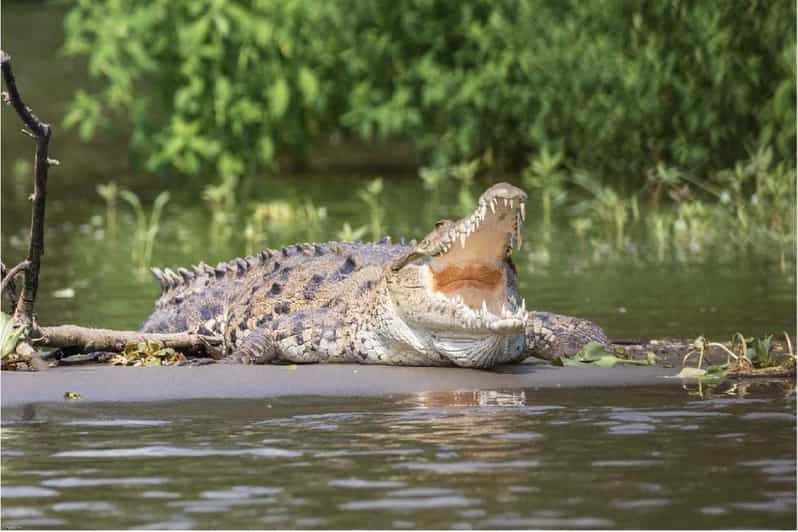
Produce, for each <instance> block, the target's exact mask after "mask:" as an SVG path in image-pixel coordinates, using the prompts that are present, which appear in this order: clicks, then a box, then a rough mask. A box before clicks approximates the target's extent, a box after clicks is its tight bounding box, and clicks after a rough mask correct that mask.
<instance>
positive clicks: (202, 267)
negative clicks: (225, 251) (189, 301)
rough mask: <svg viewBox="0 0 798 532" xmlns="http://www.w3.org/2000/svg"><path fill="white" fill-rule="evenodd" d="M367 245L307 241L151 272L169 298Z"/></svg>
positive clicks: (385, 241)
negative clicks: (280, 263) (290, 261)
mask: <svg viewBox="0 0 798 532" xmlns="http://www.w3.org/2000/svg"><path fill="white" fill-rule="evenodd" d="M375 244H380V245H392V243H391V238H390V237H389V236H386V237H384V238H383V239H382V240H380V241H378V242H375ZM399 244H400V245H407V244H406V243H405V239H404V238H402V239H401V240H400V241H399ZM350 245H355V246H360V245H364V243H363V242H360V241H358V242H326V243H323V244H317V243H313V242H305V243H301V244H292V245H289V246H285V247H283V248H281V249H279V250H274V249H264V250H262V251H260V252H259V253H258V254H256V255H250V256H247V257H236V258H234V259H231V260H229V261H226V262H220V263H219V264H217V265H216V266H215V267H214V266H209V265H207V264H205V263H204V262H200V263H199V264H196V265H194V266H191V267H190V268H183V267H180V268H177V269H176V270H173V269H170V268H163V269H161V268H150V271H151V272H152V274H153V275H154V276H155V278H156V279H158V282H159V283H160V285H161V295H162V296H163V295H167V294H171V293H174V292H176V291H178V289H181V288H185V287H188V286H190V285H191V284H192V283H193V282H194V281H197V280H201V281H202V282H203V283H204V282H205V281H207V280H211V279H222V278H224V277H226V276H236V277H240V276H242V275H244V274H245V273H247V272H248V271H249V270H251V269H252V268H255V267H257V266H263V265H266V264H269V263H270V262H273V261H275V260H277V259H278V258H288V257H293V256H296V255H299V254H302V255H305V256H308V257H312V256H316V257H318V256H321V255H325V254H328V253H335V254H336V255H343V254H347V253H348V251H347V246H350ZM409 245H411V246H415V245H416V241H415V240H411V241H410V242H409Z"/></svg>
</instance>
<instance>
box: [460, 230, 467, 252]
mask: <svg viewBox="0 0 798 532" xmlns="http://www.w3.org/2000/svg"><path fill="white" fill-rule="evenodd" d="M465 241H466V236H465V233H460V245H461V246H463V249H465Z"/></svg>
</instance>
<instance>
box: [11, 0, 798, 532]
mask: <svg viewBox="0 0 798 532" xmlns="http://www.w3.org/2000/svg"><path fill="white" fill-rule="evenodd" d="M29 5H30V4H28V3H22V4H14V3H11V4H9V5H8V6H6V5H5V4H4V7H3V15H4V16H3V22H2V23H3V30H4V31H3V33H4V38H5V39H6V40H5V42H4V46H6V47H7V48H8V50H9V51H10V52H11V53H12V56H13V58H14V64H15V69H16V70H17V74H18V78H19V80H20V84H21V87H22V89H23V91H24V94H25V96H26V97H27V99H28V102H29V103H30V104H31V105H32V106H33V107H34V109H35V110H36V111H37V112H38V113H39V114H40V115H42V117H43V118H45V119H46V120H51V121H52V122H53V123H54V124H56V126H59V125H60V122H59V121H60V119H61V117H62V116H63V113H64V110H65V108H66V101H67V99H68V96H69V94H70V93H71V91H72V90H74V88H76V87H79V86H85V85H87V84H88V83H89V82H88V81H87V80H86V79H85V78H84V77H83V76H82V75H81V74H80V72H81V70H80V68H79V66H80V65H77V66H76V64H75V63H72V62H69V61H64V60H63V59H62V58H60V57H59V56H58V54H57V51H58V47H59V46H60V26H59V25H60V20H61V16H62V11H63V10H64V9H65V8H64V7H63V6H61V5H58V4H43V5H40V4H37V8H36V9H30V8H29ZM34 27H35V28H42V27H49V28H51V29H52V31H35V32H34V31H32V29H31V28H34ZM52 87H59V90H58V93H57V94H54V93H53V91H52ZM3 117H4V119H3V124H2V127H3V139H2V143H3V144H2V149H3V160H2V170H3V180H2V213H1V215H2V245H3V261H4V262H6V263H7V264H13V263H15V261H16V260H17V259H19V258H21V257H22V256H23V255H24V250H25V246H26V239H27V224H28V216H29V203H28V202H27V201H26V198H27V195H28V194H29V193H30V188H29V186H30V177H29V175H28V174H26V173H25V172H24V171H23V170H24V164H25V161H28V160H29V159H30V157H31V155H32V149H31V146H30V144H29V142H28V139H27V138H25V137H23V136H22V135H17V133H16V129H17V124H16V123H15V122H14V119H15V117H14V116H13V115H11V114H9V113H8V112H6V113H4V115H3ZM76 137H77V135H76V133H75V132H68V131H64V130H63V129H62V128H59V127H57V129H56V134H55V136H54V138H53V144H52V151H53V153H52V155H53V156H54V157H57V158H59V159H60V160H61V161H62V165H61V166H60V167H58V168H54V169H53V170H52V172H51V185H50V199H49V201H48V207H47V208H48V211H47V233H46V255H45V260H44V263H43V266H42V271H41V276H42V278H41V286H40V292H39V294H40V295H39V299H38V303H37V305H38V306H37V311H38V315H39V319H40V322H41V323H43V324H55V323H79V324H82V325H89V326H100V327H116V328H135V327H137V326H138V325H139V324H140V323H141V322H142V321H143V320H144V318H145V317H146V316H147V314H148V313H149V312H151V311H152V308H153V302H154V300H155V298H156V297H157V293H158V289H157V286H156V283H155V282H154V280H152V279H151V278H150V277H149V275H148V274H146V273H143V272H142V271H141V269H139V268H137V267H136V265H135V262H136V259H137V253H136V251H135V249H136V244H135V242H134V238H133V233H134V229H135V223H136V222H135V219H134V217H133V214H132V211H131V209H130V208H129V207H128V206H127V205H125V204H124V203H122V202H119V203H118V205H117V207H116V209H115V211H114V212H115V214H116V217H117V226H116V229H115V230H114V229H113V228H112V227H111V226H110V225H109V210H108V209H107V206H106V204H105V203H104V201H103V200H102V198H100V196H99V195H98V194H97V192H96V186H97V185H98V184H102V183H108V182H110V181H114V182H116V183H118V184H119V185H120V187H122V188H128V189H130V190H132V191H134V192H135V193H136V194H137V195H139V196H140V197H141V199H142V202H143V203H144V205H145V206H147V207H148V206H149V205H150V204H151V202H152V200H153V198H154V197H155V196H156V194H157V193H158V192H159V191H161V190H165V189H168V190H170V192H171V194H172V196H171V199H170V201H169V203H168V204H167V206H166V209H165V211H164V217H163V220H162V223H161V224H160V228H159V233H158V237H157V238H156V240H155V243H154V247H153V257H152V261H151V262H152V264H153V265H158V266H170V267H177V266H184V265H187V264H193V263H197V262H199V261H205V262H207V263H211V264H214V263H215V262H216V261H220V260H226V259H229V258H231V257H234V256H236V255H243V254H246V253H247V252H251V251H256V250H257V249H260V248H262V247H266V246H268V247H278V246H281V245H285V244H289V243H292V242H296V241H305V240H318V241H321V240H327V239H334V238H336V235H337V233H338V232H339V230H340V228H341V227H342V225H343V224H344V223H345V222H348V223H350V225H351V226H352V227H359V226H363V225H367V224H369V222H370V215H369V213H368V212H367V211H366V210H365V209H364V204H363V202H362V201H361V200H359V199H358V197H357V196H356V194H355V191H356V190H359V189H362V187H363V186H364V185H365V184H366V183H367V181H368V180H367V179H366V178H369V179H370V178H373V177H375V176H377V175H380V174H379V173H378V171H377V169H376V168H375V169H373V171H367V172H365V176H364V175H363V173H362V172H358V173H352V172H338V173H336V174H335V175H329V174H314V175H302V176H296V175H279V176H268V177H266V176H262V177H258V178H255V179H253V181H252V187H251V189H250V191H249V192H248V193H247V194H246V195H245V197H244V198H243V199H241V200H240V201H239V204H237V205H235V207H234V211H235V212H236V213H237V214H236V216H233V220H232V222H227V223H226V224H222V226H221V227H220V224H219V223H218V220H217V222H214V221H213V210H212V209H210V208H209V206H208V205H207V204H206V203H205V202H204V201H203V200H202V199H201V197H202V186H201V185H198V184H196V183H191V182H187V181H174V180H169V179H166V178H158V177H156V176H152V175H146V174H139V173H136V172H134V171H132V170H131V169H130V168H129V165H128V160H127V154H126V153H127V152H126V150H125V146H124V142H123V141H124V138H125V137H124V131H123V130H122V131H121V132H120V131H117V130H113V129H112V131H111V132H109V133H108V134H104V135H103V136H102V138H100V139H99V140H97V141H95V142H93V143H92V144H89V145H84V144H81V143H80V142H78V141H77V140H76ZM20 169H22V170H20ZM16 173H19V176H16V175H15V174H16ZM384 178H385V179H384V183H385V189H384V191H383V194H382V196H381V200H380V203H381V204H382V205H384V212H383V213H382V216H383V220H382V225H383V228H384V232H385V233H387V234H390V235H392V236H394V237H395V238H398V237H400V236H405V237H408V238H421V237H422V236H423V235H424V234H425V233H426V232H428V231H429V229H430V227H431V225H432V223H433V222H434V221H435V220H437V219H440V218H443V217H457V216H462V215H463V214H464V213H465V212H467V211H466V209H465V208H464V206H463V205H461V204H460V203H461V201H460V200H459V199H458V194H459V191H458V190H456V189H455V188H452V187H450V188H449V189H446V188H445V189H444V190H443V191H442V193H441V195H440V196H439V197H437V198H433V197H430V195H429V193H428V192H427V191H425V190H423V188H422V187H421V185H420V182H419V180H418V178H417V177H416V176H415V175H405V174H401V173H400V174H385V175H384ZM485 185H487V183H478V184H477V185H475V186H474V187H473V190H471V194H472V197H473V195H474V194H478V193H479V192H480V189H481V188H483V187H484V186H485ZM275 200H279V201H284V202H286V203H287V204H288V205H292V206H294V213H293V214H292V215H288V218H287V219H283V220H281V221H280V220H272V221H270V222H269V223H268V224H267V227H266V228H264V229H263V230H262V231H260V232H259V233H258V234H256V235H255V236H252V237H250V238H247V236H246V235H245V234H244V233H245V231H244V227H245V224H246V222H247V221H248V219H249V217H250V214H251V213H252V212H254V210H255V209H256V208H257V205H259V204H264V203H266V202H273V201H275ZM307 202H312V204H313V205H314V206H315V207H316V208H319V207H324V208H325V209H326V215H325V216H324V217H322V218H321V220H320V222H319V223H317V224H315V225H314V226H312V227H311V224H309V222H308V219H307V216H306V215H305V214H303V213H299V214H297V213H296V208H297V207H301V206H303V205H305V204H306V203H307ZM534 206H535V203H534V198H532V199H531V201H530V208H529V209H528V212H529V222H528V223H527V226H526V228H525V242H526V243H527V244H526V245H525V248H524V249H523V250H521V251H520V252H519V253H517V254H516V255H515V257H514V259H515V262H516V264H517V266H518V271H519V275H520V282H521V290H522V292H523V294H524V295H525V296H526V300H527V303H528V306H529V307H530V308H535V309H539V310H549V311H556V312H563V313H567V314H574V315H579V316H582V317H585V318H590V319H593V320H595V321H596V322H598V323H599V324H601V325H602V326H603V327H604V328H605V329H606V331H607V332H608V334H609V335H610V337H612V338H641V337H642V338H650V337H662V336H678V337H695V336H698V335H706V336H708V337H712V338H715V339H720V340H724V339H728V338H729V337H731V335H732V334H734V333H735V332H738V331H739V332H743V333H744V334H745V335H747V336H754V335H756V336H759V335H763V334H767V333H773V332H779V331H781V330H788V331H794V330H795V325H796V318H795V305H796V299H795V274H794V264H788V266H787V268H786V269H784V268H782V267H781V265H780V264H779V261H778V260H777V259H778V258H777V257H776V256H775V254H774V256H770V255H768V254H764V255H757V256H746V257H739V258H734V259H733V260H728V259H726V260H723V259H721V258H719V257H716V256H715V255H714V254H707V255H702V256H694V257H690V256H688V257H673V256H668V257H666V258H665V259H664V260H660V259H658V258H656V257H653V256H651V254H650V253H649V252H647V251H645V250H643V251H641V252H639V253H622V254H620V255H619V254H612V253H605V251H606V250H603V251H602V248H601V246H599V247H596V246H595V245H593V244H591V243H589V242H580V241H577V240H576V239H574V237H573V233H572V231H571V230H570V229H569V228H568V225H567V223H568V212H557V213H555V214H556V216H555V217H556V227H555V229H554V237H553V238H552V239H551V240H550V241H549V242H547V243H542V242H541V238H540V234H539V225H538V220H539V215H538V213H537V210H536V208H535V207H534ZM730 245H732V244H731V243H730ZM566 370H567V369H564V371H566ZM176 371H180V369H177V370H176ZM701 392H702V394H701V395H698V394H697V393H698V392H697V390H695V389H694V386H692V387H689V389H684V388H683V387H682V386H681V384H663V385H661V386H654V387H646V388H628V387H627V388H622V389H617V390H612V389H607V388H595V389H594V388H584V389H571V390H558V389H540V390H515V391H507V390H505V391H502V390H483V391H479V392H463V393H457V394H455V393H435V394H420V395H414V396H393V397H388V396H386V397H382V398H379V399H375V398H370V399H362V398H356V397H341V398H323V399H322V398H314V397H299V398H291V399H268V400H266V399H264V400H260V401H254V400H240V401H219V400H217V401H184V402H179V403H155V402H153V403H135V404H91V403H83V402H79V403H66V402H65V403H64V404H32V405H28V406H26V407H24V408H19V409H17V408H14V409H5V410H4V411H3V414H2V421H3V426H2V499H3V504H2V527H3V528H41V527H64V528H127V527H140V528H295V527H300V528H374V527H376V528H414V527H417V528H596V527H598V528H612V527H622V528H670V527H673V528H726V527H747V528H794V526H795V524H796V522H795V518H796V510H795V493H796V483H795V480H796V479H795V473H796V471H795V458H796V455H795V445H796V438H795V424H796V423H795V422H796V417H795V415H796V412H795V393H794V387H792V386H791V385H785V384H773V385H766V384H762V383H757V384H754V385H750V386H738V387H736V388H734V387H732V386H731V385H729V384H726V385H723V388H719V389H717V390H714V391H713V390H706V389H702V391H701Z"/></svg>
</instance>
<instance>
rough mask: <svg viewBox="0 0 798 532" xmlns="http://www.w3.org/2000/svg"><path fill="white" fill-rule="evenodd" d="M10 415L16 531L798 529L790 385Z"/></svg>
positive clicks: (5, 473) (85, 408)
mask: <svg viewBox="0 0 798 532" xmlns="http://www.w3.org/2000/svg"><path fill="white" fill-rule="evenodd" d="M703 392H704V396H703V398H702V397H699V396H697V395H696V394H695V393H696V392H695V390H685V389H683V388H682V387H680V386H657V387H649V388H639V389H637V388H625V389H616V390H609V389H574V390H562V389H561V390H556V389H555V390H523V391H514V392H506V393H503V392H500V391H492V392H491V391H484V392H468V393H465V392H464V393H430V394H418V395H413V396H401V397H386V398H382V399H373V398H372V399H358V398H292V399H281V400H259V401H256V400H246V401H243V400H242V401H221V400H217V401H187V402H181V403H179V404H166V403H138V404H107V405H91V404H80V403H64V404H50V405H36V406H27V407H24V408H20V409H14V410H9V409H6V410H5V411H4V412H3V431H2V437H3V440H2V441H3V453H2V499H3V505H2V520H3V527H4V528H36V527H66V528H73V527H74V528H119V527H136V528H412V527H418V528H478V527H479V528H550V527H559V528H594V527H600V528H605V527H627V528H628V527H632V528H637V527H641V528H671V527H676V528H681V527H687V528H714V527H723V528H726V527H745V528H794V525H795V523H796V508H795V496H796V491H795V487H796V484H795V478H796V477H795V475H796V460H795V458H796V455H795V447H796V439H795V420H796V410H795V395H794V388H792V386H791V385H784V384H782V385H778V386H775V385H769V386H766V385H760V384H755V385H751V386H747V387H745V388H740V387H738V388H737V389H734V388H732V389H727V390H726V392H724V393H722V392H721V391H719V390H716V391H715V392H713V391H712V390H703Z"/></svg>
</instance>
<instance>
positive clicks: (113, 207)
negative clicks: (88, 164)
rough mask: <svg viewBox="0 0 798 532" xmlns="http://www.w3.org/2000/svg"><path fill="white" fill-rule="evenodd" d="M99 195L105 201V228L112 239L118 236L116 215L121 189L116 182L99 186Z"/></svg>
mask: <svg viewBox="0 0 798 532" xmlns="http://www.w3.org/2000/svg"><path fill="white" fill-rule="evenodd" d="M97 194H99V195H100V197H101V198H102V199H103V200H104V201H105V227H106V229H107V230H108V234H109V235H111V236H112V237H114V236H116V228H117V221H116V218H117V216H116V214H117V200H118V198H119V187H118V186H117V184H116V183H115V182H114V181H110V182H108V183H106V184H99V185H97Z"/></svg>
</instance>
